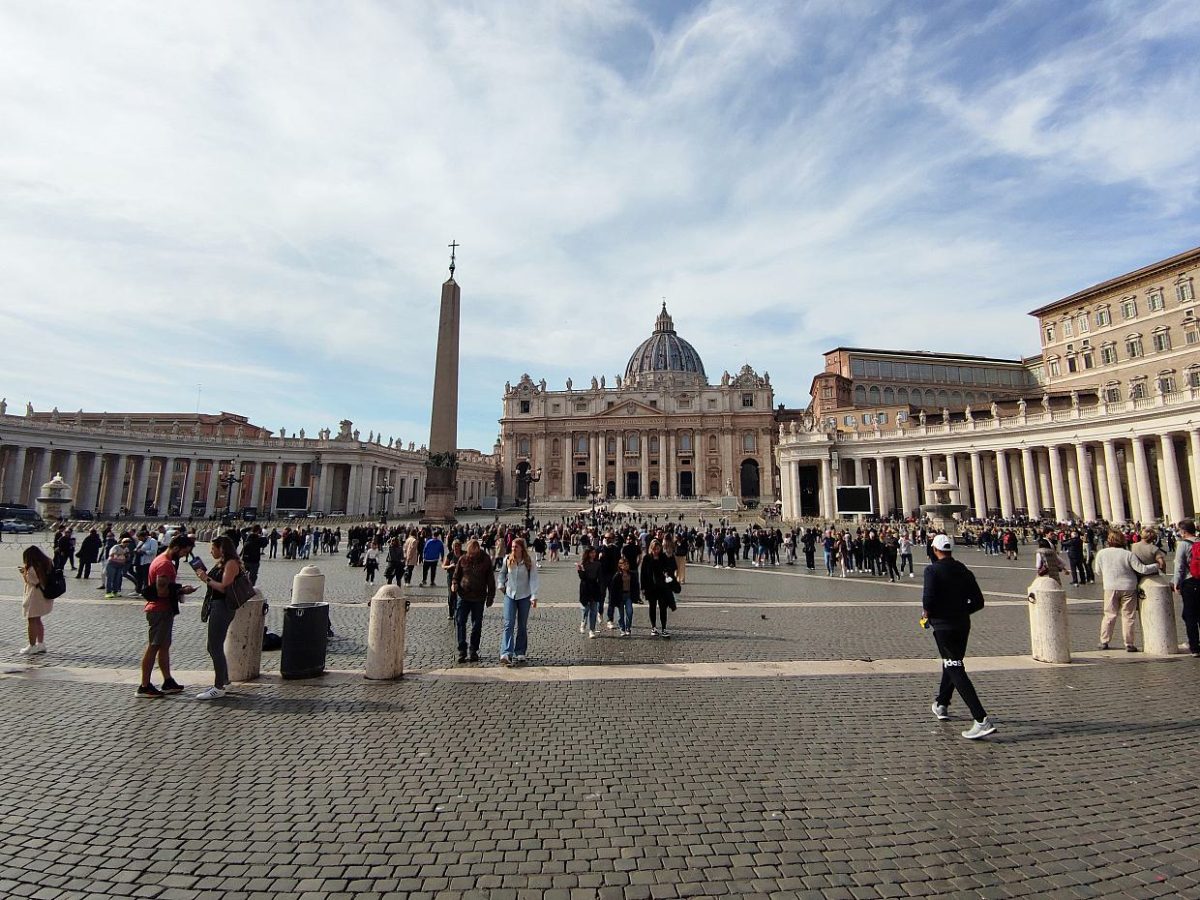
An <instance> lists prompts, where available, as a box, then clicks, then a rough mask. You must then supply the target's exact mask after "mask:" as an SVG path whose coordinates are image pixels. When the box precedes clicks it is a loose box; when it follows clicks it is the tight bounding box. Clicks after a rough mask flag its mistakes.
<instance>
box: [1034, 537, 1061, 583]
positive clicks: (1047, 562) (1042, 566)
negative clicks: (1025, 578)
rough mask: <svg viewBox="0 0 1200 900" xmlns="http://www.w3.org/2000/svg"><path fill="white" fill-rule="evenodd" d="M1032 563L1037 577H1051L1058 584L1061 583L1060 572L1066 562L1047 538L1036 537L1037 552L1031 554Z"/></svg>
mask: <svg viewBox="0 0 1200 900" xmlns="http://www.w3.org/2000/svg"><path fill="white" fill-rule="evenodd" d="M1033 564H1034V568H1035V569H1036V570H1037V574H1038V576H1039V577H1042V578H1053V579H1054V580H1055V581H1057V582H1058V583H1059V584H1060V585H1061V584H1062V573H1063V572H1064V571H1066V568H1067V564H1066V563H1065V562H1063V558H1062V557H1061V556H1059V555H1058V551H1056V550H1055V549H1054V545H1053V544H1052V543H1050V539H1049V538H1039V539H1038V544H1037V552H1036V553H1035V554H1034V556H1033Z"/></svg>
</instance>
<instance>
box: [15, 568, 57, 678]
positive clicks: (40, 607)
mask: <svg viewBox="0 0 1200 900" xmlns="http://www.w3.org/2000/svg"><path fill="white" fill-rule="evenodd" d="M21 561H22V562H23V563H24V565H22V566H21V567H20V572H21V580H22V581H23V582H24V585H25V597H24V599H23V600H22V602H21V615H23V616H24V617H25V628H26V631H27V633H28V637H29V646H28V647H25V648H24V649H22V650H18V651H17V652H18V653H19V654H20V655H21V656H36V655H38V654H39V653H45V652H46V626H45V625H43V624H42V616H48V615H50V613H51V612H52V611H53V610H54V601H53V600H49V599H47V597H46V583H47V580H48V579H49V578H50V572H51V570H52V569H53V568H54V566H53V564H52V562H51V560H50V557H48V556H47V555H46V554H45V553H43V552H42V549H41V548H40V547H36V546H33V545H30V546H28V547H26V548H25V552H24V553H23V554H22V555H21Z"/></svg>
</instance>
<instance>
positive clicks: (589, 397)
mask: <svg viewBox="0 0 1200 900" xmlns="http://www.w3.org/2000/svg"><path fill="white" fill-rule="evenodd" d="M773 405H774V390H773V389H772V387H771V379H770V375H769V374H768V373H765V372H764V373H763V374H762V375H761V376H760V375H759V374H758V373H757V372H755V371H754V370H753V369H752V368H751V367H750V366H748V365H746V366H743V367H742V369H741V370H740V371H739V372H737V374H735V375H731V374H730V373H729V372H725V373H724V374H723V375H722V376H721V378H720V380H719V382H718V383H716V384H711V383H709V379H708V375H707V374H706V372H705V369H704V363H703V361H702V360H701V359H700V355H699V354H698V353H697V352H696V350H695V348H694V347H693V346H692V345H691V344H690V343H688V342H687V341H686V340H684V339H683V338H681V337H680V336H679V335H678V334H677V333H676V331H675V324H674V322H673V321H672V319H671V316H670V314H669V313H668V312H667V307H666V304H665V303H664V304H663V307H662V311H661V312H660V313H659V315H658V318H657V320H656V321H655V324H654V331H653V333H652V334H651V335H650V337H648V338H647V339H646V340H644V341H643V342H642V343H641V344H640V345H639V346H638V347H637V349H636V350H634V351H633V354H632V355H631V356H630V357H629V362H628V363H627V364H626V366H625V374H624V375H623V376H620V375H618V376H617V377H616V379H615V383H614V384H608V383H607V382H606V379H605V378H603V377H601V378H595V377H593V378H592V379H591V383H590V384H589V385H588V386H586V387H579V386H576V385H575V384H574V383H573V382H572V380H571V379H567V381H566V386H565V389H564V390H550V389H549V388H548V387H547V386H546V382H545V380H544V379H543V380H541V381H538V382H535V381H534V380H533V379H532V378H531V377H530V376H529V375H528V374H526V375H523V376H521V378H520V379H519V380H518V382H517V383H516V384H515V385H514V384H512V383H508V384H506V385H505V389H504V415H503V416H502V418H501V419H500V430H501V452H502V468H503V471H504V498H505V500H506V501H522V500H524V499H525V480H524V479H521V478H518V477H517V473H519V472H521V473H524V472H528V473H531V474H534V475H536V473H537V472H538V471H540V473H541V477H540V480H538V481H536V482H534V484H533V486H532V491H533V496H534V498H535V499H539V500H540V499H545V500H567V499H572V498H581V499H582V498H585V497H588V496H589V495H590V494H591V493H593V492H594V493H595V495H597V496H600V497H604V498H609V499H614V500H639V499H689V498H711V499H713V500H716V499H717V498H720V497H723V496H735V497H738V498H740V499H741V500H742V501H758V502H763V503H768V502H773V501H774V500H775V497H776V488H775V485H776V483H777V478H776V475H775V466H774V452H773V438H774V436H775V434H776V431H775V428H776V426H775V420H774V413H773Z"/></svg>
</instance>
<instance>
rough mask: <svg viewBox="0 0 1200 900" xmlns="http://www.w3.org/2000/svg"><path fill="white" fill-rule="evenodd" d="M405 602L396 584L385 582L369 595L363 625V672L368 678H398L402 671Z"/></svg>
mask: <svg viewBox="0 0 1200 900" xmlns="http://www.w3.org/2000/svg"><path fill="white" fill-rule="evenodd" d="M407 619H408V601H407V600H405V599H404V592H403V591H402V590H401V588H400V586H399V585H392V584H385V585H384V586H383V587H381V588H380V589H379V590H378V591H377V592H376V594H375V596H374V597H372V598H371V619H370V624H369V625H368V626H367V671H366V677H367V678H370V679H372V680H379V681H383V680H387V679H390V678H399V677H400V676H401V675H403V674H404V628H405V623H406V620H407Z"/></svg>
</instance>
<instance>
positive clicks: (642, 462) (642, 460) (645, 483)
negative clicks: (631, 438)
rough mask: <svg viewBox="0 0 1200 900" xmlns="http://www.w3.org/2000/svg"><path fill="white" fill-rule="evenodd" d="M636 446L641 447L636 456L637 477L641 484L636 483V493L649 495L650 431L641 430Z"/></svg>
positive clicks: (644, 495)
mask: <svg viewBox="0 0 1200 900" xmlns="http://www.w3.org/2000/svg"><path fill="white" fill-rule="evenodd" d="M638 447H639V448H640V449H641V456H639V457H638V465H639V467H640V474H639V476H638V477H639V479H640V481H641V484H639V485H638V493H639V494H641V496H643V497H649V496H650V432H649V431H642V432H641V433H640V436H639V438H638Z"/></svg>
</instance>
